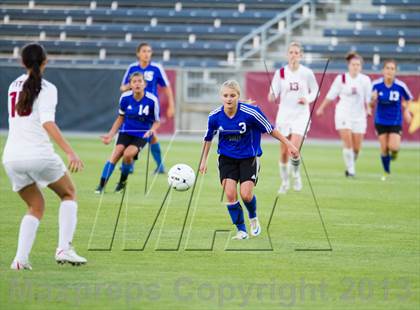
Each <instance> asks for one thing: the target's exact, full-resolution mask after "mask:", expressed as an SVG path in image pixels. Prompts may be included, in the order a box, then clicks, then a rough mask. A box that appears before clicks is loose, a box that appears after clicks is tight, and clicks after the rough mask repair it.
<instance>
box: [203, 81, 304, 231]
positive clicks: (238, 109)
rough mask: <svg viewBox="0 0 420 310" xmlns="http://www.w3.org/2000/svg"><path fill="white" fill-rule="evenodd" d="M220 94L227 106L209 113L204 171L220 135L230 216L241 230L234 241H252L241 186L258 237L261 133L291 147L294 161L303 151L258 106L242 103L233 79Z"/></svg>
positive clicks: (223, 173) (205, 138)
mask: <svg viewBox="0 0 420 310" xmlns="http://www.w3.org/2000/svg"><path fill="white" fill-rule="evenodd" d="M220 95H221V99H222V101H223V106H221V107H219V108H217V109H216V110H214V111H213V112H211V113H210V114H209V118H208V129H207V133H206V135H205V137H204V145H203V155H202V158H201V162H200V172H201V173H205V172H206V170H207V158H208V154H209V151H210V146H211V141H212V139H213V137H214V135H215V134H216V133H217V132H218V133H219V144H218V150H217V152H218V154H219V165H218V166H219V175H220V182H221V184H222V186H223V188H224V191H225V193H226V199H227V208H228V211H229V214H230V217H231V219H232V222H233V224H235V225H236V227H237V229H238V231H237V234H236V236H234V237H233V239H248V238H249V236H248V233H247V229H246V226H245V221H244V214H243V210H242V207H241V204H240V202H239V200H238V194H237V184H238V182H239V183H240V195H241V198H242V201H243V203H244V204H245V206H246V208H247V210H248V215H249V219H250V232H251V235H252V236H258V235H259V234H260V233H261V226H260V224H259V221H258V217H257V199H256V197H255V195H254V193H253V190H254V187H255V184H256V183H257V178H258V171H259V157H260V156H261V155H262V150H261V146H260V142H261V134H262V133H268V134H270V135H271V136H273V137H274V138H276V139H278V140H280V141H281V142H282V143H284V144H285V145H287V147H288V150H289V154H290V155H291V156H292V157H293V158H298V157H299V151H298V150H297V149H296V147H295V146H293V144H291V142H290V141H289V140H287V139H286V138H285V137H284V136H282V135H281V134H280V132H279V131H278V130H277V129H273V126H272V125H271V124H270V122H269V121H268V120H267V118H266V117H265V115H264V114H263V113H262V112H261V110H260V109H259V108H258V107H256V106H253V105H250V104H246V103H243V102H239V97H240V87H239V84H238V82H236V81H233V80H229V81H226V82H224V83H223V85H222V87H221V89H220Z"/></svg>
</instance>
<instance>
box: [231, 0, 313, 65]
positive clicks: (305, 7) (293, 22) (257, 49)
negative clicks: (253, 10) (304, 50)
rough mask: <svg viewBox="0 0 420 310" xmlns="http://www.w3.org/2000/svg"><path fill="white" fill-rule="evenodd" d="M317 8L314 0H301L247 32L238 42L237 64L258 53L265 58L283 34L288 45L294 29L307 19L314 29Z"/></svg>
mask: <svg viewBox="0 0 420 310" xmlns="http://www.w3.org/2000/svg"><path fill="white" fill-rule="evenodd" d="M315 10H316V7H315V1H314V0H301V1H299V2H298V3H296V4H294V5H293V6H291V7H290V8H288V9H287V10H285V11H283V12H281V13H280V14H278V15H277V16H276V17H274V18H273V19H271V20H270V21H268V22H266V23H265V24H264V25H262V26H260V27H258V28H257V29H255V30H254V31H252V32H251V33H249V34H247V35H246V36H245V37H243V38H242V39H240V40H239V41H238V43H237V44H236V51H235V63H236V66H237V67H240V66H241V64H242V63H243V62H244V61H245V60H247V59H249V58H251V57H253V56H254V55H256V54H258V53H259V54H260V58H261V59H265V56H266V53H267V48H268V46H269V45H270V44H271V43H273V42H274V41H276V40H278V39H280V38H281V37H283V36H284V39H285V43H286V45H288V43H289V42H290V36H291V34H292V31H293V29H295V28H297V27H299V26H300V25H302V24H304V23H305V22H307V21H309V24H310V28H311V29H313V24H314V20H315Z"/></svg>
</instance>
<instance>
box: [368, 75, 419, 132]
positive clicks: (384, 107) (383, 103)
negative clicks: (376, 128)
mask: <svg viewBox="0 0 420 310" xmlns="http://www.w3.org/2000/svg"><path fill="white" fill-rule="evenodd" d="M372 88H373V90H374V91H376V92H377V93H378V105H377V108H376V114H375V124H379V125H386V126H400V125H401V123H402V113H401V100H402V99H404V100H407V101H408V100H412V99H413V96H412V95H411V93H410V90H409V89H408V87H407V85H405V83H404V82H403V81H400V80H398V79H395V80H394V82H393V83H392V85H391V86H390V87H388V86H386V85H385V83H384V79H383V78H380V79H378V80H376V81H373V83H372Z"/></svg>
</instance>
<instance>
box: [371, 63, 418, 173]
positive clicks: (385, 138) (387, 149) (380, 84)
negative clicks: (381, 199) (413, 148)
mask: <svg viewBox="0 0 420 310" xmlns="http://www.w3.org/2000/svg"><path fill="white" fill-rule="evenodd" d="M396 71H397V63H396V62H395V60H387V61H385V62H384V68H383V77H382V78H380V79H377V80H376V81H373V83H372V88H373V95H372V102H371V105H372V106H373V105H374V104H375V103H377V107H376V113H375V129H376V133H377V135H378V139H379V143H380V145H381V161H382V166H383V168H384V175H383V177H382V180H383V181H385V180H386V178H387V176H388V175H389V174H390V173H391V167H390V166H391V160H395V159H396V158H397V154H398V150H399V149H400V142H401V133H402V120H403V116H404V118H405V120H406V121H407V122H408V123H410V122H411V114H410V111H409V110H408V106H409V103H410V102H409V101H411V100H412V99H413V96H412V95H411V93H410V90H409V89H408V87H407V85H405V83H404V82H402V81H400V80H398V79H396V78H395V75H396ZM403 109H404V113H403V112H402V110H403Z"/></svg>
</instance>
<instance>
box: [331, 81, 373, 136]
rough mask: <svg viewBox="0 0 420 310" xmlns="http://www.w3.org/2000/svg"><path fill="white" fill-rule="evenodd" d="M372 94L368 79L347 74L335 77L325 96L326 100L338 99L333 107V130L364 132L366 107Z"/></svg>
mask: <svg viewBox="0 0 420 310" xmlns="http://www.w3.org/2000/svg"><path fill="white" fill-rule="evenodd" d="M371 94H372V83H371V80H370V78H369V77H368V76H367V75H365V74H362V73H359V74H358V75H357V76H356V77H355V78H352V77H351V76H350V74H349V73H344V74H340V75H337V76H336V78H335V80H334V82H333V84H332V85H331V88H330V90H329V91H328V94H327V97H326V98H327V99H328V100H334V99H335V98H337V97H340V100H339V101H338V103H337V105H336V107H335V129H337V130H340V129H350V130H351V131H353V132H354V133H362V134H364V133H365V132H366V126H367V122H366V117H367V112H366V105H367V104H368V103H369V101H370V98H371Z"/></svg>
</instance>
